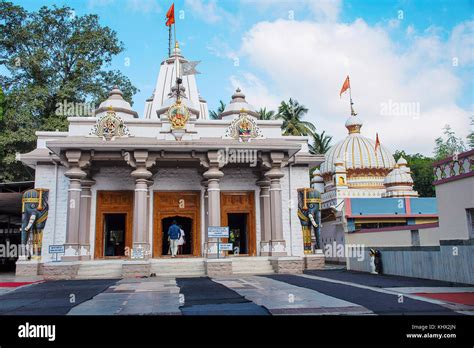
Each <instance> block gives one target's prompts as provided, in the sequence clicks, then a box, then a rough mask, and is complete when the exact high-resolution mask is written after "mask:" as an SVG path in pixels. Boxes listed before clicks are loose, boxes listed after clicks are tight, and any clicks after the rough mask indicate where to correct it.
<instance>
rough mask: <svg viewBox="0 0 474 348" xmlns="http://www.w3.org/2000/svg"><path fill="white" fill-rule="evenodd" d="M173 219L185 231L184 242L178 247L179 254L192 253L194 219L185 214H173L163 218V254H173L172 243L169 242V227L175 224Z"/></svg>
mask: <svg viewBox="0 0 474 348" xmlns="http://www.w3.org/2000/svg"><path fill="white" fill-rule="evenodd" d="M173 220H176V223H177V224H178V226H181V229H182V230H183V231H184V242H185V243H184V244H183V245H181V246H179V247H178V255H191V254H192V253H193V252H192V250H193V248H192V233H193V231H192V229H193V219H191V218H187V217H183V216H172V217H168V218H165V219H162V220H161V225H162V228H163V244H162V246H163V247H162V251H161V255H171V251H170V250H169V248H170V243H169V242H168V229H169V227H170V226H171V225H172V224H173Z"/></svg>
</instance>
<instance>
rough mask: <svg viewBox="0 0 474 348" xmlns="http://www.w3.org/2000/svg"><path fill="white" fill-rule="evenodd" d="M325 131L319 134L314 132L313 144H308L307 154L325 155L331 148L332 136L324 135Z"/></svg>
mask: <svg viewBox="0 0 474 348" xmlns="http://www.w3.org/2000/svg"><path fill="white" fill-rule="evenodd" d="M325 133H326V131H323V132H322V133H321V134H318V133H316V132H314V134H313V143H312V144H309V152H310V153H312V154H315V155H317V154H325V153H326V152H327V151H328V150H329V149H330V147H331V145H330V144H331V140H332V136H330V135H326V134H325Z"/></svg>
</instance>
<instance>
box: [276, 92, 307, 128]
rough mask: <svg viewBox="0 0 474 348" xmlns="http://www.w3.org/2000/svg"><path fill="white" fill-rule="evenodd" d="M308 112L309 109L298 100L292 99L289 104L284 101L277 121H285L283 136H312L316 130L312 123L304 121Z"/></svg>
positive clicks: (279, 108)
mask: <svg viewBox="0 0 474 348" xmlns="http://www.w3.org/2000/svg"><path fill="white" fill-rule="evenodd" d="M307 112H308V109H307V108H306V107H305V106H304V105H300V104H299V103H298V101H296V100H293V99H291V98H290V100H289V101H288V103H287V102H285V101H282V102H281V104H280V106H279V107H278V114H277V115H276V116H275V119H277V120H283V124H282V126H281V129H282V131H283V135H312V134H313V133H314V132H315V131H316V128H315V127H314V125H313V124H312V123H311V122H308V121H303V120H302V118H303V116H304V115H305V114H306V113H307Z"/></svg>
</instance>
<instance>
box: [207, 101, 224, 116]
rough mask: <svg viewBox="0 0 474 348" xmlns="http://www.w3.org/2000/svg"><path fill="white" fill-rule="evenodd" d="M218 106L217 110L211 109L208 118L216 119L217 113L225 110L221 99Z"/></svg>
mask: <svg viewBox="0 0 474 348" xmlns="http://www.w3.org/2000/svg"><path fill="white" fill-rule="evenodd" d="M219 103H220V105H219V107H218V108H217V111H211V112H210V113H209V119H211V120H217V119H218V118H219V115H220V114H222V113H223V112H224V110H225V104H224V102H223V101H222V100H219Z"/></svg>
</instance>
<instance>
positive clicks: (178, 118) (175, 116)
mask: <svg viewBox="0 0 474 348" xmlns="http://www.w3.org/2000/svg"><path fill="white" fill-rule="evenodd" d="M168 119H169V121H170V123H171V128H172V129H183V128H185V127H186V122H188V120H189V110H188V108H187V107H186V106H185V105H184V104H182V103H181V100H180V99H178V100H177V101H176V103H175V104H173V105H171V106H170V108H169V109H168Z"/></svg>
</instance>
